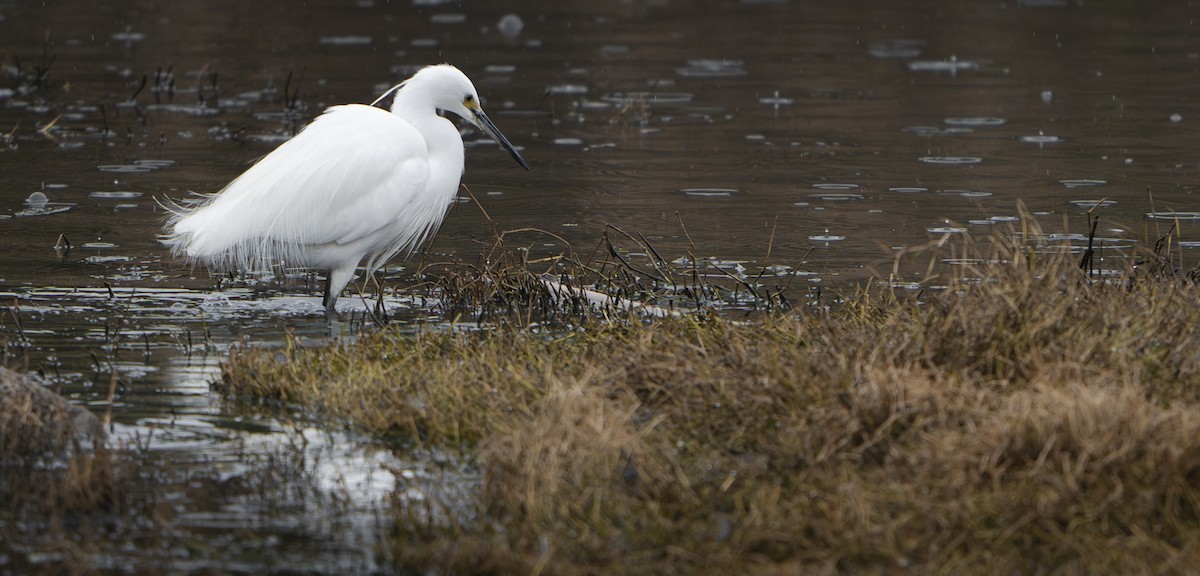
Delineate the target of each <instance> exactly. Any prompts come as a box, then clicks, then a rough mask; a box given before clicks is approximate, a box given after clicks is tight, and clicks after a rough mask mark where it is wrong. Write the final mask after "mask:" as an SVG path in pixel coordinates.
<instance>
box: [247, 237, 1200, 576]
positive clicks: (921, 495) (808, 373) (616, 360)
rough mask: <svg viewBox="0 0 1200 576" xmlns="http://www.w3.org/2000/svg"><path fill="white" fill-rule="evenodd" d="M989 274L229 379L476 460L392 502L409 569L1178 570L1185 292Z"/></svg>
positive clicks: (1194, 510)
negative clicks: (760, 310)
mask: <svg viewBox="0 0 1200 576" xmlns="http://www.w3.org/2000/svg"><path fill="white" fill-rule="evenodd" d="M982 261H984V262H992V263H990V264H980V265H978V266H977V267H974V268H971V269H967V270H966V271H965V272H964V274H963V277H964V278H969V280H968V279H963V280H957V281H954V282H952V283H951V284H952V285H951V287H950V288H949V289H947V290H945V291H943V292H940V293H936V294H926V295H924V296H923V297H922V298H921V299H920V300H919V301H918V300H906V299H898V298H896V297H894V296H892V294H891V293H890V292H887V291H880V290H864V291H862V292H860V293H859V294H857V295H855V296H853V297H851V298H849V299H847V301H846V302H844V303H843V304H842V305H841V306H838V307H836V308H835V309H834V310H832V311H828V312H821V313H819V314H815V315H814V314H803V313H794V314H792V315H787V316H773V317H765V318H761V319H757V320H754V321H752V322H746V323H740V322H735V321H731V320H727V319H722V318H719V317H715V316H708V315H697V316H690V317H684V318H674V319H665V320H658V321H654V322H649V323H640V322H636V321H631V322H623V323H595V324H592V325H589V326H587V329H586V330H565V331H555V332H548V333H538V332H536V331H533V330H527V329H525V330H521V329H505V330H497V331H489V332H483V333H471V334H447V333H425V334H420V335H415V336H413V335H403V334H400V333H398V332H392V331H383V332H379V333H376V334H373V335H369V336H366V337H364V338H363V339H362V340H360V341H358V342H356V343H354V344H339V345H333V346H330V347H327V348H321V349H302V348H299V347H291V348H288V349H286V350H282V351H261V350H252V349H247V350H241V351H239V352H238V353H236V354H235V355H234V356H233V358H232V360H231V361H230V363H229V365H228V366H227V367H226V369H225V374H224V387H225V390H226V391H227V393H229V394H231V395H238V396H241V397H254V398H259V399H264V398H265V399H268V401H272V402H282V403H285V404H289V405H293V404H303V405H310V406H315V407H317V408H319V409H320V410H322V411H324V413H325V414H327V415H328V416H330V417H332V418H337V419H342V420H344V421H347V422H349V423H351V424H352V425H354V426H356V427H359V428H361V429H364V430H367V431H370V432H372V433H375V434H378V435H381V436H384V437H389V438H392V439H394V440H395V441H396V442H397V447H398V449H401V450H405V451H409V452H411V453H412V456H411V457H415V458H420V457H421V455H422V454H428V453H432V452H434V451H437V452H439V453H441V452H444V451H446V450H450V451H451V452H453V453H455V454H457V455H458V457H459V458H461V459H462V460H463V461H465V462H467V463H469V464H470V465H472V466H474V467H475V468H476V469H477V470H478V471H479V472H480V474H481V475H482V485H481V487H480V488H479V489H478V490H477V491H475V492H474V493H473V494H472V495H471V498H470V501H469V502H468V503H466V504H462V503H451V502H439V501H438V496H439V495H438V493H437V492H436V491H435V492H431V493H429V494H428V497H429V499H430V500H428V501H426V502H423V503H420V502H413V501H411V500H406V499H401V498H398V499H397V501H396V507H395V508H396V524H395V533H394V534H393V535H392V536H391V541H392V543H393V545H392V550H393V553H394V556H395V558H396V561H397V562H398V563H399V564H400V565H402V566H405V567H408V568H414V569H418V570H421V571H428V570H433V571H435V572H438V573H463V572H471V573H534V574H614V573H616V574H620V573H631V574H633V573H689V574H690V573H733V572H737V573H751V574H758V573H761V574H776V573H780V574H782V573H864V572H865V573H896V572H913V573H952V574H959V573H979V574H997V573H1001V574H1014V573H1018V574H1052V573H1053V574H1074V573H1087V574H1091V573H1187V572H1188V571H1189V570H1193V569H1194V568H1193V567H1194V566H1196V565H1198V563H1200V355H1198V354H1200V353H1198V350H1200V337H1198V332H1197V331H1198V330H1200V307H1198V306H1197V304H1198V300H1200V291H1198V289H1197V288H1196V287H1195V286H1192V285H1191V284H1189V283H1187V282H1184V281H1182V280H1181V279H1177V278H1174V277H1172V276H1168V275H1166V274H1156V275H1153V276H1151V277H1148V278H1143V279H1140V280H1137V281H1122V282H1120V283H1096V282H1093V281H1090V280H1089V279H1088V278H1087V277H1086V276H1085V275H1084V274H1083V273H1082V272H1080V271H1079V266H1078V265H1077V264H1076V263H1075V262H1074V261H1073V260H1067V259H1065V258H1064V257H1059V256H1047V255H1038V254H1034V253H1033V252H1032V251H1029V250H1027V249H1026V248H1025V247H1024V246H1020V245H1014V244H1006V243H1003V242H1001V243H1000V244H999V248H998V249H997V252H996V253H993V254H989V255H988V257H987V258H984V259H982ZM439 506H441V507H444V508H443V509H442V510H441V511H440V513H434V514H431V513H430V510H435V511H436V510H438V508H439Z"/></svg>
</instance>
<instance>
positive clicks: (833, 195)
mask: <svg viewBox="0 0 1200 576" xmlns="http://www.w3.org/2000/svg"><path fill="white" fill-rule="evenodd" d="M808 197H809V198H816V199H818V200H828V201H831V202H849V201H851V200H862V199H863V195H862V194H847V193H837V192H823V193H821V194H809V195H808Z"/></svg>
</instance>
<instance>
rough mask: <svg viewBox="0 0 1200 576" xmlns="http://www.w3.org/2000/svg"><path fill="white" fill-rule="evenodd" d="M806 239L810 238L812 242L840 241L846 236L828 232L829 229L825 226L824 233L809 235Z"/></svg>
mask: <svg viewBox="0 0 1200 576" xmlns="http://www.w3.org/2000/svg"><path fill="white" fill-rule="evenodd" d="M808 239H809V240H812V241H813V242H841V241H842V240H845V239H846V237H845V236H839V235H837V234H830V233H829V229H828V228H826V229H825V233H824V234H818V235H816V236H809V237H808Z"/></svg>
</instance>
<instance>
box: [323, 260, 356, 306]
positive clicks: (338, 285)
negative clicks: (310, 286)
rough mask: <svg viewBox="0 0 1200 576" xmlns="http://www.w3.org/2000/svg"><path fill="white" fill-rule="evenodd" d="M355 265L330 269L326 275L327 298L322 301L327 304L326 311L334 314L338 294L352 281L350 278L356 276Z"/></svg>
mask: <svg viewBox="0 0 1200 576" xmlns="http://www.w3.org/2000/svg"><path fill="white" fill-rule="evenodd" d="M355 268H356V266H355V265H349V266H343V267H341V268H336V269H333V270H330V271H329V273H328V274H326V276H325V298H324V299H323V300H322V302H323V303H324V304H325V312H326V313H329V314H332V313H333V312H334V307H335V306H336V305H337V299H338V296H340V295H341V294H342V289H343V288H345V287H346V284H349V283H350V279H351V278H353V277H354V269H355Z"/></svg>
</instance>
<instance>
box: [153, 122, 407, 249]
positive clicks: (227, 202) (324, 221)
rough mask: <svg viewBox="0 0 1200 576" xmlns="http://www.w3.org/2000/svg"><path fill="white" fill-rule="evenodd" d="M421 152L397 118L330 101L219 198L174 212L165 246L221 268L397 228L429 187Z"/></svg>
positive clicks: (375, 234)
mask: <svg viewBox="0 0 1200 576" xmlns="http://www.w3.org/2000/svg"><path fill="white" fill-rule="evenodd" d="M427 158H428V149H427V148H426V145H425V140H424V138H422V136H421V134H420V133H419V132H418V131H417V130H416V129H415V128H413V127H412V125H410V124H409V123H408V122H406V121H405V120H403V119H401V118H399V117H398V116H396V115H394V114H392V113H390V112H387V111H385V110H382V109H379V108H374V107H371V106H362V105H349V106H335V107H333V108H330V109H329V110H327V111H326V112H325V113H324V114H322V115H321V116H320V117H318V118H317V119H316V120H314V121H313V122H312V124H310V125H309V126H308V127H307V128H305V129H304V130H303V131H302V132H301V133H300V134H298V135H297V136H296V137H295V138H293V139H291V140H289V141H288V142H285V143H284V144H282V145H281V146H280V147H279V148H277V149H276V150H275V151H273V152H271V153H270V154H268V155H267V156H266V157H264V158H263V159H262V160H260V161H259V162H258V163H257V164H255V165H254V166H252V167H251V168H250V169H249V170H247V171H246V172H245V173H244V174H242V175H241V176H239V177H238V178H237V179H236V180H234V181H233V182H231V183H230V184H229V185H228V186H227V187H226V188H225V189H224V190H222V191H221V192H220V193H219V194H217V195H214V196H213V197H212V198H210V199H209V200H208V201H206V202H205V203H203V204H202V205H200V206H199V207H197V208H195V209H192V210H189V211H187V212H185V213H182V214H180V215H179V216H178V217H177V220H176V221H175V222H174V226H173V232H174V234H173V235H172V237H169V238H167V240H166V242H167V243H168V244H170V245H172V247H173V248H175V249H176V251H182V252H186V253H187V255H189V256H191V257H194V258H199V259H202V260H205V261H207V262H209V263H210V264H215V265H218V266H225V267H240V268H243V269H247V268H248V269H254V268H260V267H262V266H263V265H264V263H272V262H276V261H279V260H285V261H291V262H297V263H308V264H313V263H312V262H311V261H310V260H311V256H312V254H311V252H312V251H313V250H314V248H316V247H319V246H322V245H328V244H331V243H336V244H349V243H353V242H357V241H360V240H363V239H368V238H370V237H371V236H377V235H380V234H381V233H385V232H387V231H389V230H398V229H399V228H401V227H399V226H397V223H398V222H402V221H404V219H405V214H406V213H407V212H409V211H411V205H412V204H413V203H414V202H419V201H420V199H421V196H422V192H423V191H424V190H425V188H426V183H427V181H428V176H429V167H428V161H427ZM401 231H402V230H401ZM421 234H423V232H421V231H414V237H413V238H411V239H407V240H405V239H403V238H400V239H398V240H399V241H403V242H404V243H408V242H411V241H413V240H415V239H417V238H419V237H420V235H421ZM387 240H388V241H389V242H393V243H394V242H396V241H397V239H396V238H394V237H390V236H389V237H388V238H387Z"/></svg>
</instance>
